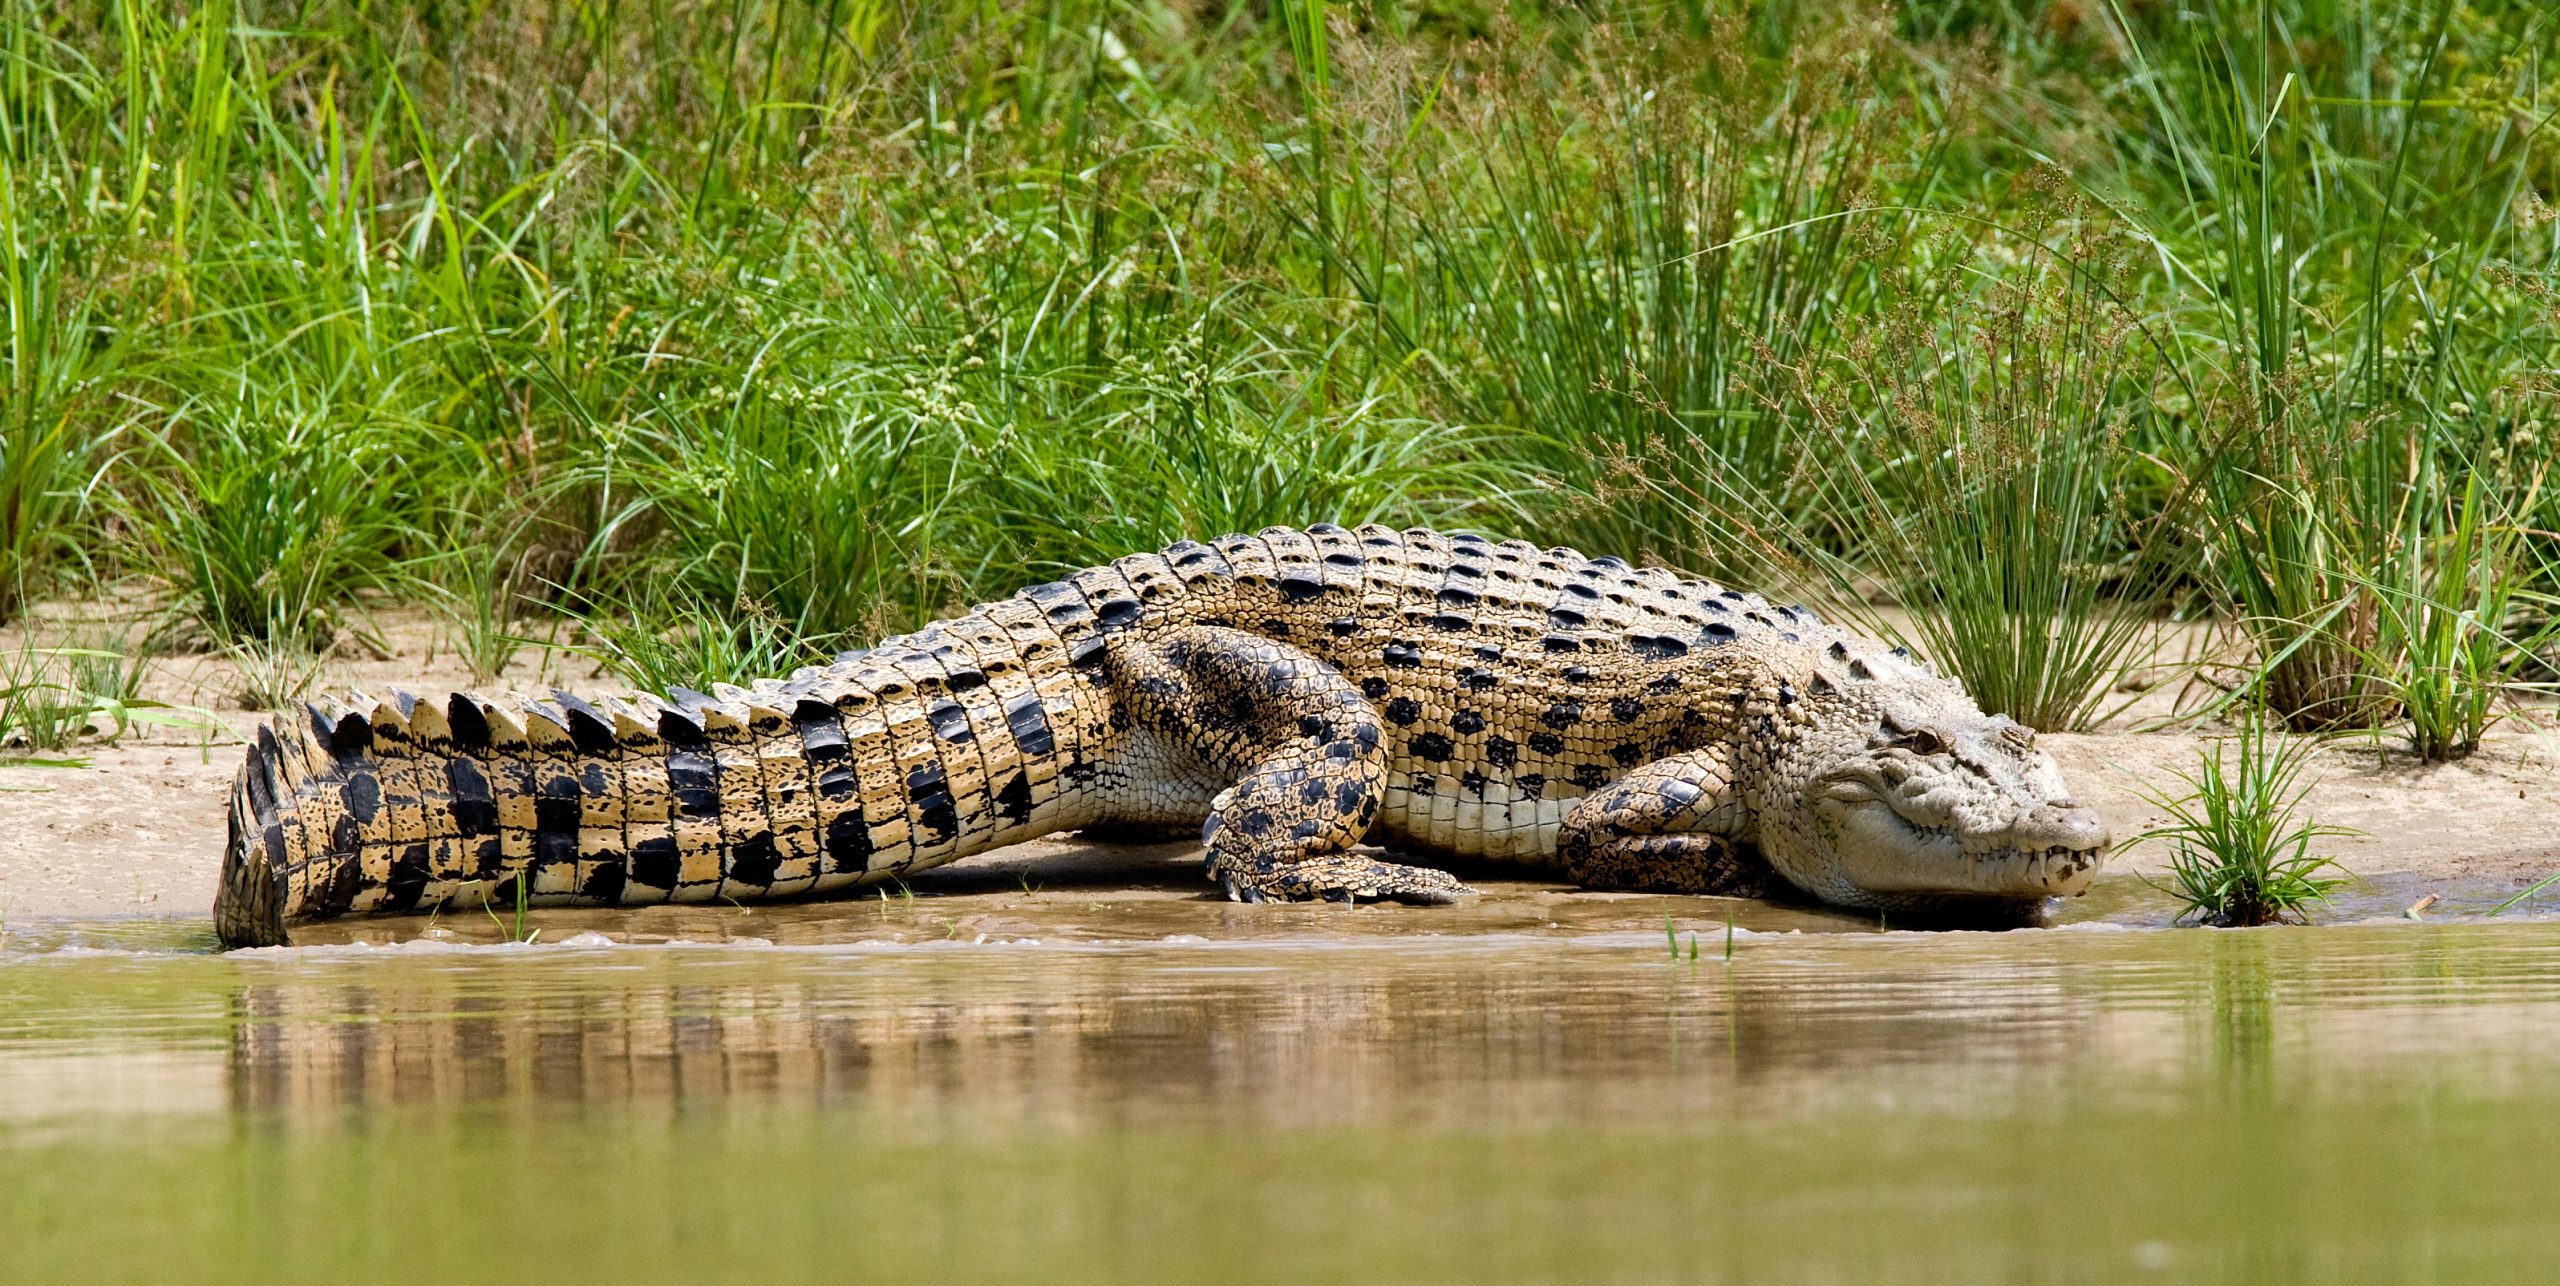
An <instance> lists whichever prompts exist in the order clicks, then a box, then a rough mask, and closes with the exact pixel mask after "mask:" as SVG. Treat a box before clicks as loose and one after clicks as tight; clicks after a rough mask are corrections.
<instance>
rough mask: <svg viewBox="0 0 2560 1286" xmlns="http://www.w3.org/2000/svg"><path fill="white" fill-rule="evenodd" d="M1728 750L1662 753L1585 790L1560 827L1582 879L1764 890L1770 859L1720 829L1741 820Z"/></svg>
mask: <svg viewBox="0 0 2560 1286" xmlns="http://www.w3.org/2000/svg"><path fill="white" fill-rule="evenodd" d="M1725 762H1726V760H1725V756H1724V755H1723V753H1722V752H1720V751H1698V752H1695V753H1692V754H1686V755H1675V756H1673V757H1671V758H1669V759H1661V760H1656V761H1654V762H1653V763H1649V764H1646V765H1644V766H1643V767H1640V768H1638V769H1636V770H1635V771H1634V772H1631V773H1628V774H1627V775H1626V776H1624V777H1621V778H1619V779H1618V780H1616V781H1614V782H1611V783H1609V784H1608V785H1607V786H1604V787H1602V788H1601V789H1600V790H1598V791H1596V792H1594V793H1592V794H1590V795H1588V796H1585V797H1584V798H1583V800H1582V802H1581V803H1579V804H1576V805H1574V807H1573V811H1571V812H1569V813H1567V814H1565V818H1564V824H1563V825H1562V826H1561V827H1559V828H1558V829H1557V831H1556V858H1557V860H1558V861H1560V862H1562V863H1563V864H1564V869H1565V874H1566V876H1567V877H1568V878H1570V879H1571V880H1572V881H1573V882H1574V883H1576V884H1579V885H1582V886H1583V887H1585V888H1592V889H1619V890H1625V891H1628V892H1637V893H1695V894H1708V895H1715V896H1723V897H1760V896H1763V895H1764V894H1765V893H1766V892H1767V890H1768V885H1769V864H1768V863H1767V862H1766V861H1764V860H1762V859H1761V857H1760V856H1759V855H1758V854H1757V853H1755V852H1752V851H1750V850H1749V849H1748V848H1747V847H1745V846H1744V845H1742V844H1740V843H1738V842H1736V841H1735V840H1733V839H1732V838H1730V837H1729V836H1728V835H1726V834H1720V833H1719V832H1720V831H1730V830H1731V829H1733V828H1734V827H1735V826H1736V825H1737V824H1738V823H1739V820H1740V814H1741V809H1740V807H1739V805H1737V804H1736V803H1735V802H1734V798H1733V791H1732V780H1731V775H1730V773H1729V771H1728V770H1727V769H1726V767H1725Z"/></svg>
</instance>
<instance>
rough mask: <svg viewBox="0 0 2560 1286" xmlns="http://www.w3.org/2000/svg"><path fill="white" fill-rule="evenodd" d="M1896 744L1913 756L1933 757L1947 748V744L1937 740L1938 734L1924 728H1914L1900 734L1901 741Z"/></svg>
mask: <svg viewBox="0 0 2560 1286" xmlns="http://www.w3.org/2000/svg"><path fill="white" fill-rule="evenodd" d="M1898 744H1900V745H1901V746H1902V748H1903V749H1905V750H1908V751H1910V752H1911V753H1913V754H1915V755H1934V754H1936V753H1938V752H1939V751H1941V750H1944V749H1946V748H1947V743H1946V742H1944V741H1941V740H1939V738H1938V734H1936V733H1934V732H1931V731H1929V730H1928V729H1926V728H1916V729H1913V730H1912V731H1910V732H1906V733H1904V734H1902V740H1901V741H1900V743H1898Z"/></svg>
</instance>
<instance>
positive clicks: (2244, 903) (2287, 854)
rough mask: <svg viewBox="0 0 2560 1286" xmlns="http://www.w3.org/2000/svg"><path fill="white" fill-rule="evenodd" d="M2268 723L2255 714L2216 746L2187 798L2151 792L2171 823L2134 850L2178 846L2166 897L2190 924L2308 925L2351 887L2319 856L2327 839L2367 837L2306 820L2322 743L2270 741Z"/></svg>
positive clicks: (2192, 777)
mask: <svg viewBox="0 0 2560 1286" xmlns="http://www.w3.org/2000/svg"><path fill="white" fill-rule="evenodd" d="M2269 723H2270V721H2269V717H2268V716H2267V715H2266V714H2265V713H2263V712H2260V711H2257V710H2254V709H2253V710H2251V711H2250V712H2249V713H2248V714H2247V715H2246V716H2245V717H2243V718H2242V719H2240V721H2239V722H2238V724H2237V725H2236V727H2235V729H2234V731H2233V733H2232V735H2231V737H2229V738H2228V739H2227V740H2226V741H2223V742H2216V743H2210V744H2207V745H2206V746H2205V747H2204V748H2203V749H2202V750H2201V751H2200V752H2199V754H2198V756H2197V764H2196V770H2195V771H2194V772H2192V773H2183V772H2182V773H2179V774H2178V777H2179V779H2180V780H2181V781H2184V782H2185V783H2186V784H2187V786H2188V792H2187V793H2186V794H2184V795H2180V796H2172V795H2169V794H2166V793H2159V792H2153V791H2148V790H2146V791H2144V792H2143V798H2144V799H2145V800H2146V801H2148V802H2149V803H2150V804H2151V805H2152V806H2154V807H2156V808H2159V809H2161V810H2162V811H2164V812H2166V813H2168V814H2169V816H2170V817H2171V818H2172V821H2171V822H2170V824H2169V825H2166V826H2160V827H2155V828H2153V829H2151V830H2148V831H2145V832H2143V833H2142V834H2140V835H2137V836H2135V837H2134V841H2133V842H2135V843H2140V842H2142V841H2144V840H2152V839H2158V840H2166V841H2168V842H2169V844H2170V857H2169V876H2168V882H2167V884H2166V885H2165V886H2162V887H2164V888H2165V891H2167V892H2169V893H2171V894H2173V895H2175V896H2176V897H2177V898H2178V900H2179V901H2180V902H2181V903H2182V904H2183V906H2184V908H2185V909H2184V911H2183V912H2182V913H2181V918H2184V919H2193V920H2195V921H2198V922H2200V923H2204V924H2211V925H2219V926H2222V927H2225V928H2247V927H2252V926H2256V925H2265V924H2283V923H2299V922H2301V921H2303V920H2304V919H2305V918H2306V916H2307V914H2308V912H2309V910H2310V908H2311V907H2312V906H2314V905H2317V904H2319V903H2321V902H2323V901H2325V900H2326V899H2327V898H2328V895H2329V893H2330V892H2331V891H2332V890H2334V889H2337V888H2339V887H2340V886H2342V885H2344V884H2346V883H2348V882H2350V880H2351V879H2352V877H2351V876H2349V875H2348V874H2347V873H2346V870H2345V868H2343V867H2341V866H2339V865H2338V864H2337V862H2336V861H2335V860H2334V859H2331V858H2329V857H2325V856H2321V855H2318V854H2315V853H2313V852H2312V851H2311V850H2312V846H2313V845H2314V844H2316V843H2317V842H2318V841H2319V840H2321V839H2323V838H2327V837H2334V836H2342V835H2354V834H2359V833H2360V832H2358V831H2355V830H2353V829H2350V828H2348V827H2343V826H2330V825H2324V824H2320V823H2314V822H2305V821H2303V820H2301V809H2302V799H2303V796H2305V795H2306V794H2308V793H2309V792H2310V789H2311V787H2310V783H2307V782H2305V781H2303V780H2302V773H2303V770H2304V769H2305V768H2306V767H2307V766H2308V765H2309V764H2310V762H2311V759H2312V757H2313V756H2314V755H2315V754H2316V753H2317V745H2316V743H2314V742H2312V741H2310V740H2307V739H2298V738H2286V737H2283V736H2281V735H2280V734H2271V732H2270V726H2269Z"/></svg>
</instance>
